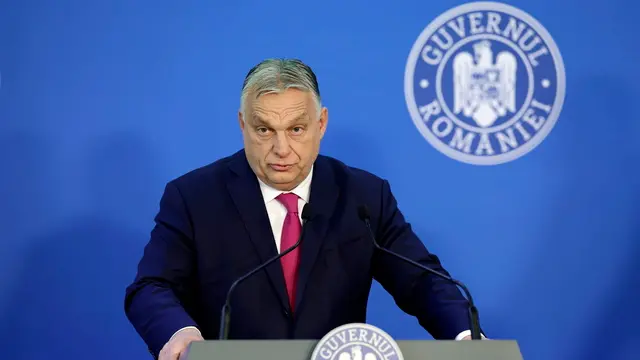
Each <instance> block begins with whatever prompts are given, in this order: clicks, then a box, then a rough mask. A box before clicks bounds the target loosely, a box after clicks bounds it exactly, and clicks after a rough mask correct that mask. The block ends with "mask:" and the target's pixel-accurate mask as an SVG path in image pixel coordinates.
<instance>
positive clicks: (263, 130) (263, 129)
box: [256, 126, 269, 135]
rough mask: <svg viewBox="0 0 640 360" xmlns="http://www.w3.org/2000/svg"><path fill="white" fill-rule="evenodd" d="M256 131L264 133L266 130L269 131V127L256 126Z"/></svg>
mask: <svg viewBox="0 0 640 360" xmlns="http://www.w3.org/2000/svg"><path fill="white" fill-rule="evenodd" d="M256 132H257V133H258V134H261V135H264V134H266V133H268V132H269V129H267V128H266V127H264V126H260V127H257V128H256Z"/></svg>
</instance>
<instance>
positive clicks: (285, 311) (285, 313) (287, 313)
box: [282, 309, 291, 317]
mask: <svg viewBox="0 0 640 360" xmlns="http://www.w3.org/2000/svg"><path fill="white" fill-rule="evenodd" d="M282 313H283V314H284V316H286V317H289V315H291V314H290V313H289V311H288V310H287V309H284V310H282Z"/></svg>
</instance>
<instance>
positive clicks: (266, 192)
mask: <svg viewBox="0 0 640 360" xmlns="http://www.w3.org/2000/svg"><path fill="white" fill-rule="evenodd" d="M312 177H313V165H312V166H311V170H310V171H309V174H308V175H307V177H306V178H305V179H304V180H302V182H301V183H300V184H298V186H296V187H295V188H294V189H293V190H291V191H282V190H277V189H274V188H272V187H271V186H269V185H267V184H265V183H264V182H262V180H260V179H258V182H259V183H260V191H261V192H262V197H263V198H264V203H265V204H266V203H268V202H270V201H272V200H274V199H275V198H277V197H278V195H280V194H282V193H285V192H292V193H294V194H296V195H298V196H299V197H300V198H301V199H302V200H304V202H305V203H308V202H309V194H310V192H311V179H312Z"/></svg>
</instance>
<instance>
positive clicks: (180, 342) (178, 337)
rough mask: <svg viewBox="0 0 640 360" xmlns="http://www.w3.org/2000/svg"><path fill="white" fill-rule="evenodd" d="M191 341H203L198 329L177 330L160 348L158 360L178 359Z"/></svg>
mask: <svg viewBox="0 0 640 360" xmlns="http://www.w3.org/2000/svg"><path fill="white" fill-rule="evenodd" d="M192 341H204V339H203V338H202V335H201V334H200V331H198V330H197V329H193V328H188V329H183V330H180V331H178V332H177V333H176V334H175V335H173V337H172V338H171V340H169V342H167V343H166V344H165V345H164V347H163V348H162V350H160V356H159V357H158V360H179V359H180V358H181V356H182V355H183V354H184V353H185V351H186V350H187V346H189V344H191V342H192Z"/></svg>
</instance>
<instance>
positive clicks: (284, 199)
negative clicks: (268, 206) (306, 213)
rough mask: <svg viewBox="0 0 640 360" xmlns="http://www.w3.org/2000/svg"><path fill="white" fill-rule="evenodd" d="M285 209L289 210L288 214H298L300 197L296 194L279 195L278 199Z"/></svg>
mask: <svg viewBox="0 0 640 360" xmlns="http://www.w3.org/2000/svg"><path fill="white" fill-rule="evenodd" d="M276 199H278V201H280V203H282V205H284V207H285V208H287V212H290V213H297V212H298V195H296V194H294V193H282V194H280V195H278V197H277V198H276Z"/></svg>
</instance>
